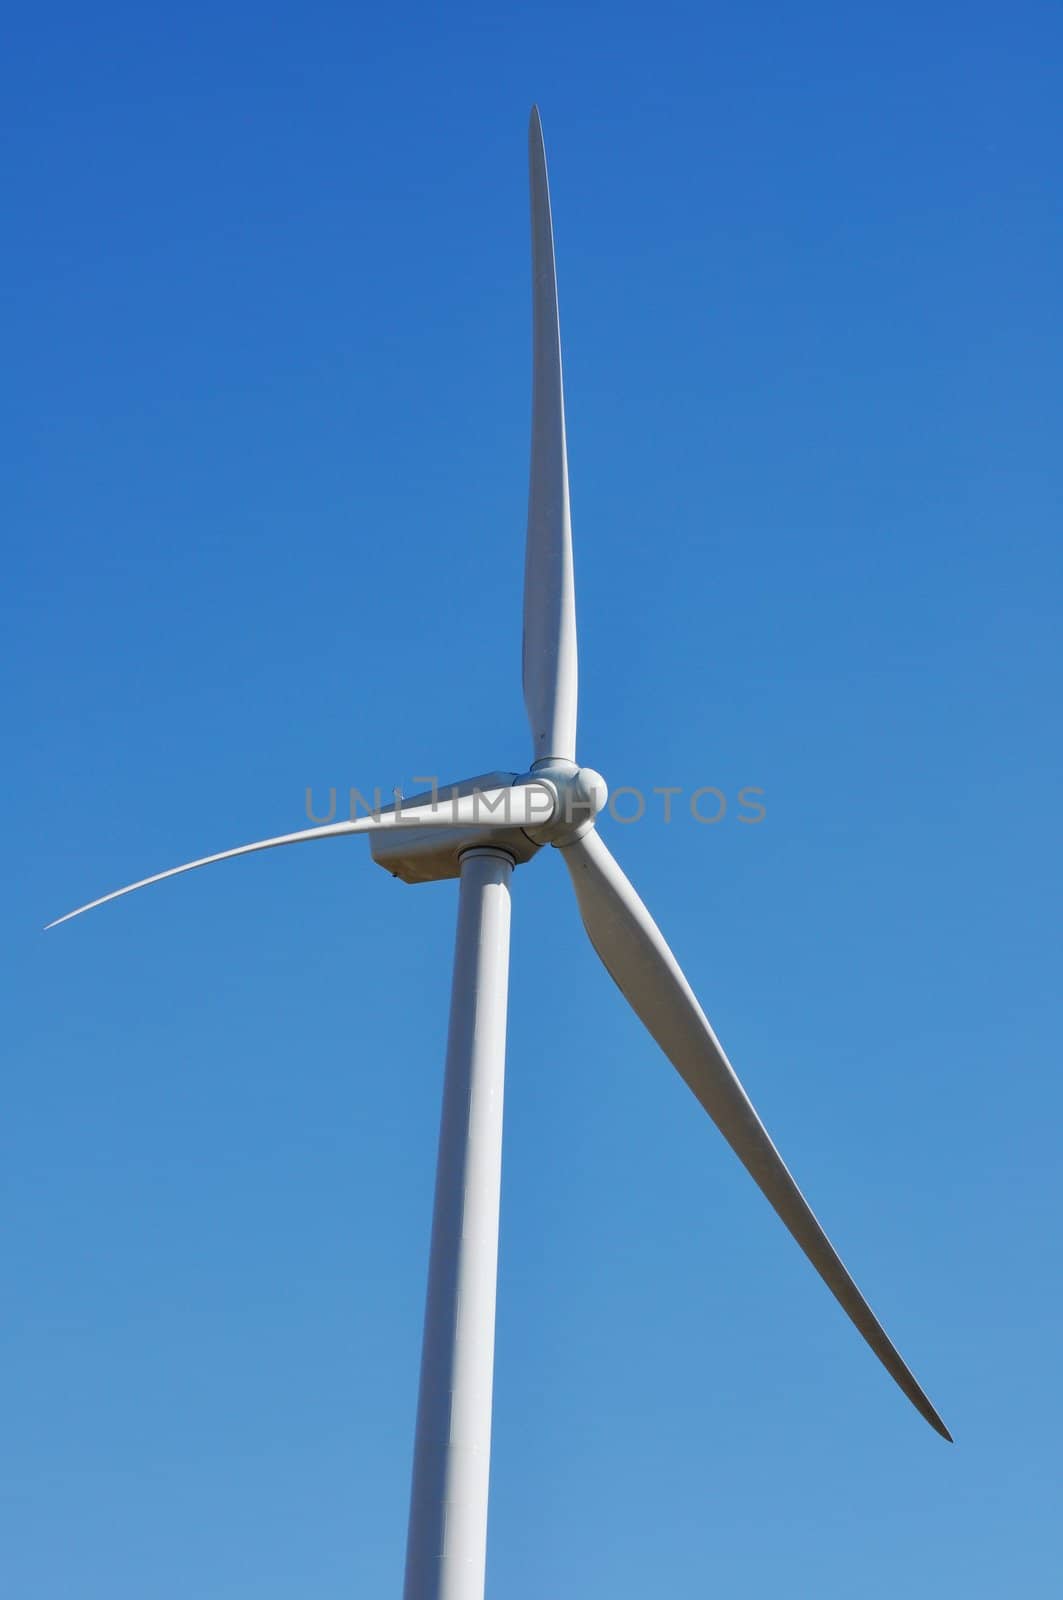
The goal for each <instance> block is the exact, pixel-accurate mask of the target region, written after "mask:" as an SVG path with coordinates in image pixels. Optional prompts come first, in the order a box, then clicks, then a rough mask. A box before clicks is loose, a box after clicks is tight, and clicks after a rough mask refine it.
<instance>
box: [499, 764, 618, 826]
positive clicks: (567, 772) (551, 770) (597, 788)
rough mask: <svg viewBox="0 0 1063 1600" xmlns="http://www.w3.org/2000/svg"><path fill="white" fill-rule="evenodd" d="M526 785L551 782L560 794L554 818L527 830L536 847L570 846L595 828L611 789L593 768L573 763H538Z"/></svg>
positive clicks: (526, 778)
mask: <svg viewBox="0 0 1063 1600" xmlns="http://www.w3.org/2000/svg"><path fill="white" fill-rule="evenodd" d="M518 781H519V782H523V783H536V782H545V783H548V784H549V785H550V786H551V787H552V788H553V790H554V791H555V793H556V795H557V804H556V806H555V808H554V814H553V816H552V817H551V818H550V819H549V820H548V821H547V822H544V823H542V824H541V825H539V826H536V827H534V828H526V829H525V832H526V833H527V835H528V837H529V839H534V840H535V842H536V844H557V845H561V844H571V842H572V840H573V839H578V838H579V837H580V835H581V834H584V833H586V832H587V830H588V829H589V828H593V826H594V819H595V817H596V816H597V815H598V813H599V811H601V810H602V808H603V807H604V805H605V803H606V801H607V800H608V798H609V788H608V785H607V784H606V781H605V779H604V778H603V777H602V775H601V773H600V772H596V771H595V769H594V768H593V767H578V766H577V765H576V763H575V762H574V761H558V760H554V759H548V760H545V761H537V762H536V763H535V765H534V766H533V767H532V769H531V771H530V772H529V773H528V774H527V776H526V777H525V778H523V779H519V780H518Z"/></svg>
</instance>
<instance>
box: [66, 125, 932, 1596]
mask: <svg viewBox="0 0 1063 1600" xmlns="http://www.w3.org/2000/svg"><path fill="white" fill-rule="evenodd" d="M529 162H530V178H531V234H532V317H533V379H532V443H531V484H530V490H529V496H528V535H527V547H526V559H525V571H524V649H523V668H524V701H525V705H526V707H527V712H528V721H529V724H530V728H531V738H532V760H531V763H530V766H529V768H528V770H527V771H526V772H524V773H515V772H491V773H487V774H484V775H482V776H481V777H478V778H470V779H467V780H465V781H463V782H461V783H457V784H454V785H452V786H451V787H449V788H447V789H445V790H441V791H433V792H432V793H431V794H430V795H418V796H414V797H412V798H410V799H401V798H399V797H398V796H396V799H395V804H394V805H393V806H389V807H387V808H380V809H378V810H377V811H375V812H373V813H372V814H371V815H368V816H363V817H352V818H350V819H349V820H346V821H341V822H332V823H327V824H325V825H324V826H321V827H316V828H306V829H303V830H302V831H300V832H298V833H289V834H282V835H281V836H279V837H277V838H273V839H261V840H258V841H256V842H255V843H253V844H245V845H240V846H238V847H237V848H236V849H233V850H223V851H221V852H220V853H218V854H216V855H211V856H204V857H201V858H200V859H199V860H197V861H189V862H186V863H185V864H184V865H182V866H179V867H171V868H170V869H169V870H168V871H166V872H160V873H157V874H155V875H154V876H153V877H150V878H143V879H140V880H139V881H138V882H137V883H132V884H129V885H127V886H126V887H125V888H123V889H117V890H115V891H113V892H112V893H111V894H106V895H103V896H101V898H100V899H98V900H92V901H90V902H89V903H88V905H84V906H80V907H79V908H78V910H76V911H71V912H68V913H67V915H66V916H64V917H59V918H57V921H56V922H55V923H49V924H48V926H49V927H55V926H57V924H58V923H59V922H67V921H69V919H70V918H71V917H76V916H78V915H80V914H81V912H83V911H89V910H91V909H92V908H93V907H94V906H99V905H103V904H104V903H105V902H106V901H108V900H114V899H117V898H118V897H119V896H121V895H124V894H129V893H131V892H132V890H134V889H141V888H144V887H145V886H146V885H147V884H151V883H157V882H159V881H160V880H161V879H163V878H169V877H173V876H175V875H176V874H177V873H181V872H190V871H192V870H193V869H194V868H196V867H203V866H209V865H211V864H212V863H214V862H216V861H225V860H228V859H229V858H230V857H233V856H240V855H247V854H250V853H251V852H253V851H257V850H268V849H272V848H274V847H276V846H279V845H288V844H299V843H304V842H307V841H311V840H317V839H332V838H339V837H343V836H345V835H347V834H352V833H365V834H368V835H369V842H370V849H371V851H372V855H373V858H374V859H375V860H376V861H377V862H378V863H379V864H380V865H381V866H383V867H385V868H386V869H387V870H388V871H389V872H391V873H393V874H394V875H395V876H397V877H399V878H402V879H404V880H405V881H406V882H408V883H425V882H430V881H433V880H438V879H441V878H457V879H458V880H459V892H458V925H457V938H456V946H455V953H454V976H453V986H452V992H451V1004H450V1028H449V1036H448V1040H447V1052H446V1069H445V1076H444V1085H443V1109H442V1117H441V1122H440V1131H439V1153H438V1164H437V1169H436V1186H435V1202H434V1212H433V1220H432V1243H431V1251H430V1257H429V1268H428V1291H427V1297H426V1306H425V1320H424V1342H423V1346H422V1354H421V1377H420V1390H419V1396H418V1405H417V1428H416V1436H415V1443H414V1461H413V1482H412V1489H411V1497H410V1520H409V1531H408V1537H407V1548H406V1580H405V1591H404V1594H405V1600H483V1593H484V1574H485V1563H486V1551H487V1500H488V1478H489V1468H490V1443H491V1398H492V1381H493V1369H494V1336H495V1285H496V1279H497V1263H498V1211H499V1188H500V1177H501V1161H502V1102H503V1085H504V1076H505V1034H506V1005H507V996H508V983H509V929H510V884H511V879H512V876H513V870H514V868H515V867H516V866H519V865H521V864H523V863H524V862H526V861H529V860H530V859H531V858H532V856H534V855H535V854H537V853H538V851H539V850H540V849H541V848H542V847H543V846H544V845H547V844H549V845H552V846H553V847H554V848H555V849H556V850H557V852H558V854H559V855H560V857H561V860H562V861H563V862H564V864H565V866H566V868H567V869H568V872H569V876H570V877H571V879H572V884H573V888H574V889H575V893H576V899H577V902H578V904H579V909H580V914H581V916H582V918H583V923H584V926H585V927H586V930H587V933H588V935H589V937H590V941H591V943H592V945H593V946H594V948H595V950H596V951H597V952H598V955H599V957H600V959H601V961H602V963H603V965H604V966H605V968H606V970H607V971H608V972H609V974H610V976H611V977H612V978H613V979H614V981H615V983H616V985H617V987H618V988H619V990H620V992H621V994H623V995H624V997H625V999H626V1000H627V1001H628V1004H629V1005H630V1006H631V1007H632V1009H633V1010H634V1012H635V1014H636V1015H637V1016H638V1017H639V1018H640V1019H641V1020H642V1022H643V1024H644V1025H645V1027H646V1029H647V1030H648V1032H649V1033H650V1035H651V1036H652V1038H653V1039H654V1040H656V1042H657V1044H658V1045H659V1046H660V1048H661V1050H662V1051H663V1052H664V1054H665V1055H666V1056H667V1057H668V1059H669V1060H670V1061H671V1062H672V1064H673V1066H674V1067H675V1068H676V1070H677V1071H678V1072H679V1074H680V1076H681V1077H682V1078H683V1079H684V1081H685V1082H686V1083H687V1085H688V1086H689V1088H690V1089H691V1091H692V1092H693V1094H694V1096H695V1097H696V1099H698V1100H699V1101H700V1102H701V1105H702V1106H703V1107H704V1109H705V1110H706V1111H707V1112H708V1114H709V1116H710V1117H711V1118H712V1120H713V1122H714V1123H715V1124H716V1126H717V1128H718V1129H719V1130H720V1132H721V1133H722V1134H723V1137H724V1138H725V1139H726V1141H727V1143H728V1144H729V1145H730V1146H731V1149H732V1150H733V1151H734V1153H735V1154H736V1155H737V1157H738V1159H739V1160H740V1161H741V1162H742V1164H743V1166H744V1167H745V1168H746V1170H747V1172H748V1173H749V1174H750V1176H751V1177H752V1179H753V1181H754V1182H755V1183H756V1184H757V1186H758V1188H759V1189H760V1190H761V1192H762V1193H763V1194H764V1196H765V1198H766V1199H767V1200H768V1202H769V1203H770V1205H771V1206H772V1207H773V1208H774V1209H775V1211H776V1212H777V1214H778V1216H779V1217H780V1219H781V1220H782V1222H783V1223H784V1224H785V1226H786V1227H787V1228H788V1229H789V1230H790V1233H791V1234H792V1235H793V1237H794V1239H795V1240H796V1241H797V1243H798V1245H800V1247H801V1249H802V1250H803V1251H804V1253H805V1255H806V1256H807V1257H808V1259H809V1261H810V1262H811V1263H812V1265H813V1266H814V1267H815V1269H816V1271H817V1272H818V1273H819V1275H820V1277H821V1278H822V1279H823V1281H824V1282H825V1283H826V1285H827V1287H828V1288H829V1289H830V1291H831V1292H832V1294H833V1295H834V1296H835V1298H836V1299H837V1300H838V1302H839V1303H840V1305H841V1306H842V1308H843V1310H844V1311H845V1312H846V1313H847V1315H848V1316H849V1318H850V1319H851V1320H852V1322H853V1323H854V1325H855V1326H856V1328H857V1330H858V1331H859V1332H860V1333H861V1334H862V1335H863V1337H864V1339H865V1340H866V1341H867V1343H868V1344H869V1345H870V1346H871V1349H872V1350H873V1351H874V1353H875V1354H876V1355H877V1356H878V1358H879V1360H880V1361H881V1363H882V1365H883V1366H884V1367H885V1369H886V1371H887V1372H888V1373H889V1374H890V1376H891V1377H892V1378H893V1379H894V1381H895V1382H896V1383H897V1385H898V1386H899V1387H900V1389H901V1390H902V1391H903V1392H904V1394H906V1395H907V1396H908V1398H909V1400H910V1401H911V1402H912V1404H913V1405H914V1406H915V1408H916V1410H917V1411H918V1412H919V1413H920V1415H921V1416H923V1417H924V1418H925V1419H926V1421H927V1422H929V1424H930V1426H931V1427H932V1428H934V1429H935V1430H936V1431H937V1432H938V1433H939V1434H940V1435H941V1436H942V1438H944V1439H951V1435H950V1434H949V1432H948V1429H947V1428H946V1427H945V1424H944V1423H943V1422H942V1420H941V1418H940V1417H939V1416H938V1414H937V1412H936V1411H935V1409H934V1407H933V1406H932V1405H931V1403H930V1401H929V1400H928V1399H927V1396H926V1395H925V1394H924V1393H923V1390H922V1389H921V1388H920V1386H919V1384H918V1383H917V1382H916V1380H915V1378H914V1377H913V1375H912V1373H911V1372H910V1371H909V1369H908V1367H907V1366H906V1365H905V1363H904V1361H903V1360H902V1359H901V1356H900V1355H899V1353H898V1352H897V1350H896V1349H895V1348H894V1346H893V1344H891V1342H890V1340H889V1339H888V1338H887V1336H886V1333H885V1331H884V1330H883V1328H882V1326H881V1324H880V1323H879V1321H878V1319H877V1318H876V1317H875V1315H874V1313H873V1312H872V1310H871V1308H870V1306H869V1305H868V1304H867V1301H866V1300H865V1299H864V1297H863V1295H862V1294H861V1293H860V1291H859V1289H858V1288H857V1287H856V1284H855V1283H854V1282H853V1280H852V1278H851V1277H850V1276H849V1273H848V1272H847V1271H846V1269H845V1267H844V1266H843V1265H842V1262H841V1260H840V1259H839V1257H838V1255H837V1254H836V1252H835V1250H834V1247H833V1246H832V1245H831V1243H830V1240H829V1239H828V1238H827V1235H826V1234H825V1233H824V1231H823V1229H822V1228H821V1227H820V1225H819V1222H818V1221H817V1220H816V1218H815V1216H814V1215H813V1213H812V1211H811V1209H810V1208H809V1206H808V1204H807V1202H806V1201H805V1198H804V1196H803V1195H802V1193H801V1191H800V1189H799V1188H798V1187H797V1184H796V1183H795V1182H794V1180H793V1178H792V1177H791V1176H790V1173H789V1171H788V1169H787V1167H786V1166H785V1164H784V1162H783V1160H782V1158H781V1156H780V1155H779V1153H778V1151H777V1150H776V1148H775V1146H774V1144H773V1143H772V1141H771V1139H770V1138H769V1137H768V1134H767V1132H766V1130H765V1128H764V1125H763V1123H762V1122H761V1120H760V1117H759V1116H758V1115H757V1112H756V1111H755V1110H754V1108H753V1105H752V1103H751V1101H750V1100H749V1097H748V1096H747V1094H746V1092H745V1090H744V1089H743V1088H742V1085H741V1083H740V1082H739V1080H738V1078H737V1076H736V1074H735V1072H734V1069H733V1068H732V1066H731V1064H730V1062H729V1061H728V1059H727V1057H726V1055H725V1054H724V1051H723V1047H722V1046H721V1044H720V1042H719V1040H718V1039H717V1038H716V1035H715V1034H714V1033H713V1031H712V1028H711V1026H710V1025H709V1022H708V1019H707V1018H706V1016H705V1013H704V1012H703V1011H702V1009H701V1006H700V1005H699V1003H698V1001H697V999H696V997H695V995H694V992H693V990H692V989H691V987H690V984H689V983H688V982H687V980H686V978H685V977H684V975H683V972H682V970H681V968H680V966H679V963H678V962H677V961H676V958H675V956H674V955H673V954H672V952H671V949H670V948H669V946H668V944H667V942H666V940H665V938H664V935H663V934H662V933H661V931H660V929H659V928H658V927H657V924H656V923H655V922H654V920H653V918H652V917H651V916H650V913H649V912H648V911H647V909H646V907H645V906H644V905H643V903H642V901H641V900H640V899H639V896H638V895H637V893H636V892H635V890H634V888H633V887H632V885H631V883H630V882H629V880H628V879H627V877H626V876H625V874H624V872H623V871H622V869H621V868H620V866H619V864H618V863H617V861H616V860H615V859H614V857H613V855H612V853H611V851H610V850H609V848H608V846H607V845H606V843H605V842H604V840H603V839H602V838H601V835H600V834H599V833H598V831H597V828H596V826H595V822H596V818H597V816H598V813H599V812H600V811H601V809H602V807H603V806H604V804H605V801H606V798H607V790H606V786H605V782H604V780H603V779H602V778H601V776H600V775H599V774H598V773H597V772H595V771H594V770H593V768H591V767H586V766H580V765H579V764H578V763H577V760H576V712H577V664H576V655H577V651H576V608H575V586H574V581H573V567H572V530H571V524H570V517H569V496H568V459H567V450H566V443H565V405H564V391H563V384H562V375H561V340H560V332H559V324H558V310H557V282H556V275H555V263H554V240H553V223H552V219H551V212H550V192H549V188H548V184H547V172H546V152H545V149H544V147H543V136H542V127H541V124H540V121H539V113H538V110H537V109H536V108H533V110H532V114H531V125H530V129H529Z"/></svg>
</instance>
